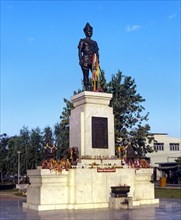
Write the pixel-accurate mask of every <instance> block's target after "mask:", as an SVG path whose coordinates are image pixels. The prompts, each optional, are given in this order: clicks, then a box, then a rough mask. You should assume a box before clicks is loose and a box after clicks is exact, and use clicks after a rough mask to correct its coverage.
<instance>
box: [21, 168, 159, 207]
mask: <svg viewBox="0 0 181 220" xmlns="http://www.w3.org/2000/svg"><path fill="white" fill-rule="evenodd" d="M152 173H153V170H152V169H140V170H137V171H136V172H135V169H132V168H119V169H116V171H115V172H98V170H97V169H96V168H92V169H90V168H84V169H78V168H75V169H70V170H69V171H66V172H63V173H62V174H56V173H54V172H50V171H49V170H46V169H39V170H28V176H29V177H30V182H31V185H29V186H28V189H27V202H26V203H24V204H23V207H26V208H30V209H35V210H55V209H89V208H108V207H109V201H110V195H111V186H119V185H129V186H130V192H129V193H128V197H131V198H132V205H133V206H138V205H143V204H155V203H159V200H156V199H155V198H154V185H153V184H152V183H151V182H150V180H151V175H152ZM139 184H140V186H139ZM145 186H146V187H145Z"/></svg>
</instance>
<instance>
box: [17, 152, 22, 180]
mask: <svg viewBox="0 0 181 220" xmlns="http://www.w3.org/2000/svg"><path fill="white" fill-rule="evenodd" d="M17 153H18V184H19V176H20V153H21V151H18V152H17Z"/></svg>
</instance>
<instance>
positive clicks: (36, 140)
mask: <svg viewBox="0 0 181 220" xmlns="http://www.w3.org/2000/svg"><path fill="white" fill-rule="evenodd" d="M42 160H43V137H42V134H41V131H40V128H39V127H37V128H36V129H32V130H31V134H30V149H29V157H28V161H29V163H28V169H35V168H36V167H37V166H40V165H41V162H42Z"/></svg>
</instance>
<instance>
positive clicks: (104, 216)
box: [0, 193, 181, 220]
mask: <svg viewBox="0 0 181 220" xmlns="http://www.w3.org/2000/svg"><path fill="white" fill-rule="evenodd" d="M24 201H26V198H22V197H17V196H14V195H11V194H7V193H3V194H0V220H155V219H156V220H157V219H158V220H180V219H181V200H180V199H160V204H159V205H153V206H143V207H141V208H133V209H130V210H123V209H120V210H111V209H89V210H58V211H41V212H38V211H33V210H28V209H24V208H22V202H24Z"/></svg>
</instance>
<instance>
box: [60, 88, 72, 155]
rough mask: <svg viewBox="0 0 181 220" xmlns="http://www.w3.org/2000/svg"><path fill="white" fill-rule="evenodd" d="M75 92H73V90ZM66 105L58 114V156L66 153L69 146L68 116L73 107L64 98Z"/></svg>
mask: <svg viewBox="0 0 181 220" xmlns="http://www.w3.org/2000/svg"><path fill="white" fill-rule="evenodd" d="M74 94H75V92H74ZM64 102H65V104H66V107H64V108H63V112H62V115H61V116H60V120H61V121H60V125H59V126H57V127H56V131H58V130H59V132H57V134H59V136H58V144H59V155H60V158H62V157H64V156H65V155H66V152H67V149H68V148H69V117H70V113H71V110H72V109H73V104H72V102H71V101H69V100H67V99H65V98H64Z"/></svg>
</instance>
